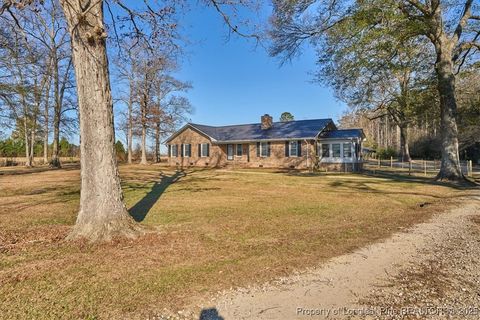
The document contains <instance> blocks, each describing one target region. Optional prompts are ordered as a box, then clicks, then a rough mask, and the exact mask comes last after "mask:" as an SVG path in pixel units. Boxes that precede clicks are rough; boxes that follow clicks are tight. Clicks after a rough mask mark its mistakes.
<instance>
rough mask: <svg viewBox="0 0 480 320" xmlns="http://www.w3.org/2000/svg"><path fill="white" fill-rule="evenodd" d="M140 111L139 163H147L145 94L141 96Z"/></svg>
mask: <svg viewBox="0 0 480 320" xmlns="http://www.w3.org/2000/svg"><path fill="white" fill-rule="evenodd" d="M140 109H141V110H140V111H141V113H142V159H141V161H140V164H148V161H147V96H146V95H145V96H144V97H143V101H142V102H141V107H140Z"/></svg>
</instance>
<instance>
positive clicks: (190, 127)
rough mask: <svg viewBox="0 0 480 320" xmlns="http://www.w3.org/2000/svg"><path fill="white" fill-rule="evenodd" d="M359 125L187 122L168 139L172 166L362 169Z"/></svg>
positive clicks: (269, 119) (326, 121)
mask: <svg viewBox="0 0 480 320" xmlns="http://www.w3.org/2000/svg"><path fill="white" fill-rule="evenodd" d="M364 138H365V135H364V133H363V130H361V129H347V130H340V129H337V127H336V126H335V123H334V122H333V121H332V119H316V120H300V121H289V122H273V119H272V117H271V116H269V115H268V114H266V115H264V116H262V117H261V123H258V124H245V125H233V126H221V127H212V126H206V125H200V124H194V123H188V124H186V125H185V126H184V127H182V128H181V129H180V130H178V131H177V132H175V133H174V134H173V135H172V136H171V137H170V138H168V139H167V140H166V142H165V143H166V144H167V147H168V164H169V165H171V166H178V167H189V166H200V167H226V166H229V167H245V168H248V167H250V168H259V167H264V168H292V169H293V168H295V169H306V168H315V167H317V168H324V169H327V170H336V171H358V170H360V169H361V165H362V155H361V145H362V141H363V140H364Z"/></svg>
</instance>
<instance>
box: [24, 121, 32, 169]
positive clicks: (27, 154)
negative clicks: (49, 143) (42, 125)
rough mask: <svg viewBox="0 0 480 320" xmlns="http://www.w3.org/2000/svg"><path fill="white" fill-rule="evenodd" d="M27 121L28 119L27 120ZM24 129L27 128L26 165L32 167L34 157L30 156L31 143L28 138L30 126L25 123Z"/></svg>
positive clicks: (25, 136)
mask: <svg viewBox="0 0 480 320" xmlns="http://www.w3.org/2000/svg"><path fill="white" fill-rule="evenodd" d="M25 122H26V121H25ZM24 130H25V135H24V138H25V166H27V167H31V166H32V158H31V157H30V144H29V142H28V141H29V139H28V128H27V126H26V125H24Z"/></svg>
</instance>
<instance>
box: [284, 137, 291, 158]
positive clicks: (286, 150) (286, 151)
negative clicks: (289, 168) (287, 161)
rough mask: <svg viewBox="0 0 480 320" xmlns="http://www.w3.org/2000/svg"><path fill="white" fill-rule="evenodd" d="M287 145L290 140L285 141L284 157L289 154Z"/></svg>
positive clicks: (288, 145)
mask: <svg viewBox="0 0 480 320" xmlns="http://www.w3.org/2000/svg"><path fill="white" fill-rule="evenodd" d="M288 147H290V142H289V141H285V157H286V158H288V157H289V156H290V150H288Z"/></svg>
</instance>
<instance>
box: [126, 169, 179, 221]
mask: <svg viewBox="0 0 480 320" xmlns="http://www.w3.org/2000/svg"><path fill="white" fill-rule="evenodd" d="M186 175H187V174H186V173H185V172H184V171H177V172H176V173H175V174H174V175H172V176H165V175H163V174H162V175H161V180H160V182H155V184H154V185H153V187H152V189H151V190H150V191H149V192H148V193H147V194H146V195H145V197H143V198H142V199H141V200H140V201H139V202H137V203H136V204H135V205H134V206H133V207H131V208H130V210H128V212H129V213H130V215H131V216H132V217H133V219H135V221H137V222H142V221H143V220H145V217H146V216H147V214H148V212H149V211H150V209H152V207H153V206H154V205H155V203H156V202H157V201H158V199H160V197H161V196H162V194H163V193H164V192H165V190H167V188H168V187H169V186H170V185H171V184H172V183H175V182H177V181H178V180H180V179H181V178H183V177H185V176H186Z"/></svg>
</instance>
